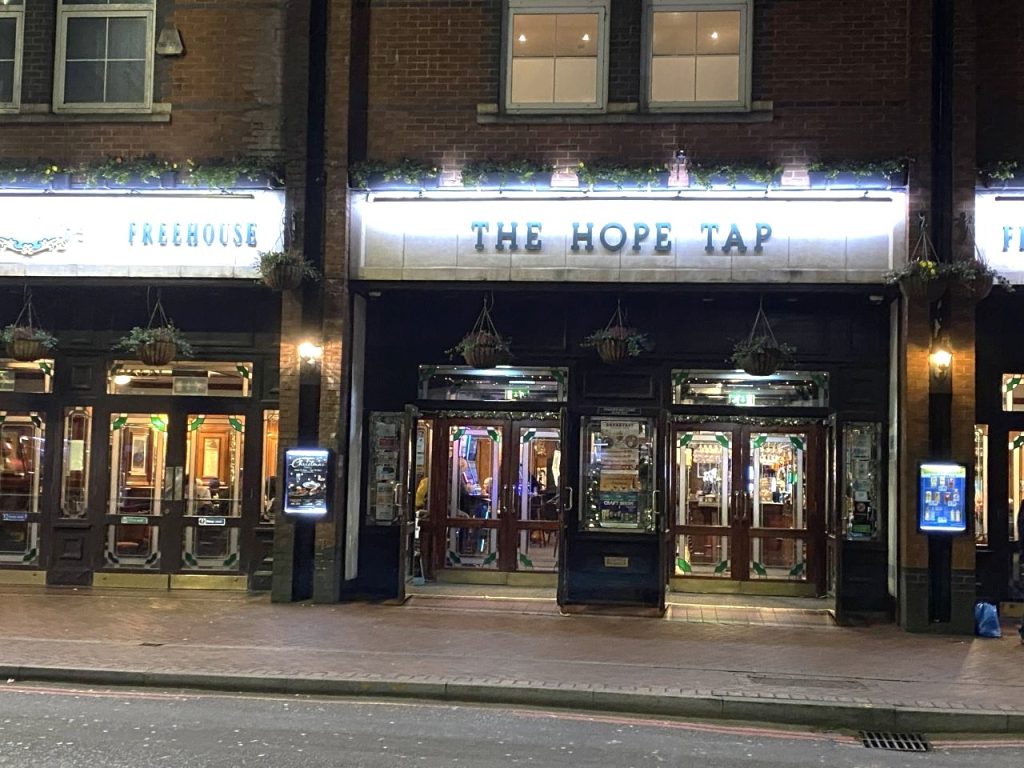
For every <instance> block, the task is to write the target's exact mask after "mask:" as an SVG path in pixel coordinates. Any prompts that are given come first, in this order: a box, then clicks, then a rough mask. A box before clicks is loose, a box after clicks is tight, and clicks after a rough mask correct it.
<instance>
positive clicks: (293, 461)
mask: <svg viewBox="0 0 1024 768" xmlns="http://www.w3.org/2000/svg"><path fill="white" fill-rule="evenodd" d="M330 478H331V452H330V451H329V450H327V449H325V448H289V449H288V450H286V451H285V452H284V500H283V501H284V503H283V504H282V505H281V509H282V510H283V511H284V513H285V514H286V515H292V516H295V517H304V518H323V517H326V516H327V515H328V513H329V512H330V503H329V499H330Z"/></svg>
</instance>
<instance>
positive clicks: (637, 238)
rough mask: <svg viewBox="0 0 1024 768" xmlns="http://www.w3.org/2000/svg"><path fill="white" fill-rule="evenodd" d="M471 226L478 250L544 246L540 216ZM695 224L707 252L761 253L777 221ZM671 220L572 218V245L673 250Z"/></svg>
mask: <svg viewBox="0 0 1024 768" xmlns="http://www.w3.org/2000/svg"><path fill="white" fill-rule="evenodd" d="M470 226H471V228H472V230H473V232H474V233H475V235H476V244H475V248H476V250H478V251H485V250H488V249H493V250H495V251H505V250H506V249H507V250H509V251H517V250H519V249H523V250H525V251H541V250H543V248H544V239H543V238H544V224H543V222H540V221H474V222H472V223H471V225H470ZM691 226H693V227H698V226H699V227H700V236H701V240H703V241H704V250H705V251H706V252H707V253H716V252H718V251H720V252H722V253H732V252H733V250H736V251H737V252H738V253H746V252H747V249H748V247H752V248H753V249H754V252H755V253H761V252H762V251H763V250H764V246H765V244H766V243H768V241H769V240H771V239H772V227H771V224H769V223H767V222H757V223H755V224H753V225H750V226H747V227H746V228H743V227H741V226H740V225H739V224H736V223H735V222H713V221H703V222H699V223H694V224H692V225H691ZM672 242H673V233H672V223H671V222H667V221H659V222H651V223H647V222H642V221H633V222H628V223H627V222H619V221H610V222H593V221H574V222H572V234H571V241H570V245H569V249H570V250H572V251H588V252H589V251H593V250H595V249H597V248H601V249H603V250H606V251H609V252H611V253H618V252H619V251H622V250H624V249H630V250H633V251H636V252H639V251H640V250H642V249H643V248H644V247H645V246H649V245H651V246H653V248H654V252H655V253H671V252H672Z"/></svg>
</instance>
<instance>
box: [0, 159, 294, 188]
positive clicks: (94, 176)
mask: <svg viewBox="0 0 1024 768" xmlns="http://www.w3.org/2000/svg"><path fill="white" fill-rule="evenodd" d="M168 171H187V172H188V179H187V180H188V183H189V184H191V185H192V186H196V187H200V186H207V187H211V188H218V189H225V188H231V187H233V186H235V185H236V184H237V183H238V180H239V179H240V178H242V179H249V180H250V181H262V180H266V181H267V182H268V183H269V184H271V185H273V186H280V185H281V184H283V178H282V174H281V173H280V172H279V169H277V168H275V167H274V166H273V163H269V162H268V161H267V160H263V159H259V158H216V159H212V160H199V161H196V160H185V161H183V162H179V161H177V160H173V159H165V158H158V157H156V156H154V155H144V156H141V157H125V156H123V155H112V156H110V157H105V158H102V159H100V160H96V161H94V162H91V163H80V164H76V165H64V164H63V163H58V162H54V161H52V160H45V161H44V160H0V185H3V184H9V183H11V182H15V181H19V180H20V181H30V180H37V181H39V182H40V183H48V182H50V181H52V180H53V178H54V177H55V176H58V175H60V174H69V175H71V176H72V177H74V178H75V179H76V180H79V181H80V182H82V183H84V184H85V185H86V186H99V185H101V184H103V183H104V182H113V183H116V184H129V183H131V182H132V181H133V180H135V179H138V180H139V181H150V180H153V179H158V178H160V176H161V174H163V173H166V172H168Z"/></svg>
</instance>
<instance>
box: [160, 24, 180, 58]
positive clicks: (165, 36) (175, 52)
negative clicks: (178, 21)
mask: <svg viewBox="0 0 1024 768" xmlns="http://www.w3.org/2000/svg"><path fill="white" fill-rule="evenodd" d="M184 52H185V44H184V43H183V42H182V41H181V32H180V31H178V28H177V27H176V26H174V23H173V22H167V24H165V25H164V28H163V29H161V30H160V37H159V39H158V40H157V42H156V55H157V56H181V55H182V54H183V53H184Z"/></svg>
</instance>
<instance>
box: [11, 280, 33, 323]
mask: <svg viewBox="0 0 1024 768" xmlns="http://www.w3.org/2000/svg"><path fill="white" fill-rule="evenodd" d="M22 296H23V299H22V303H21V312H19V313H18V317H17V319H16V320H15V321H14V325H15V326H17V327H18V328H28V329H30V330H34V329H35V327H36V323H37V321H38V318H37V317H36V313H35V307H34V306H33V305H32V291H31V289H30V288H29V287H28V286H27V285H26V286H25V290H24V292H23V293H22ZM22 318H25V322H24V324H22V322H21V320H22Z"/></svg>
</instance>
